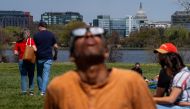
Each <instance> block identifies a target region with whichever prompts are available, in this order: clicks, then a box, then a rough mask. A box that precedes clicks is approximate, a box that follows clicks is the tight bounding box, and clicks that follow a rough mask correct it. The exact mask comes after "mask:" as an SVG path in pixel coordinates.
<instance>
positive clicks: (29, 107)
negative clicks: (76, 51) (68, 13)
mask: <svg viewBox="0 0 190 109" xmlns="http://www.w3.org/2000/svg"><path fill="white" fill-rule="evenodd" d="M107 65H108V67H119V68H124V69H130V68H132V67H133V64H127V63H109V64H107ZM141 66H142V69H143V74H144V75H145V76H146V77H147V78H148V79H150V78H153V77H154V76H155V75H157V74H158V73H159V69H160V67H159V65H158V64H142V65H141ZM73 68H75V66H74V64H72V63H53V66H52V69H51V77H50V80H51V79H52V78H53V77H55V76H57V75H60V74H62V73H63V72H65V71H68V70H70V69H73ZM34 91H35V95H34V96H23V95H20V74H19V71H18V65H17V64H16V63H0V109H42V108H43V102H44V97H42V96H39V95H37V93H38V90H37V84H36V72H35V90H34Z"/></svg>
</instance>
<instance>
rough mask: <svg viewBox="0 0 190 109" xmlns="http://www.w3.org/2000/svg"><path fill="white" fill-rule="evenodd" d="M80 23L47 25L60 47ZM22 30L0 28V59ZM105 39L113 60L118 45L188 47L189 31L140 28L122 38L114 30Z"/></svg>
mask: <svg viewBox="0 0 190 109" xmlns="http://www.w3.org/2000/svg"><path fill="white" fill-rule="evenodd" d="M82 25H85V23H84V22H79V21H72V22H70V23H68V24H67V25H49V26H48V29H49V30H50V31H52V32H53V33H54V34H55V35H56V37H57V41H58V44H59V46H60V47H69V44H70V37H71V35H70V32H71V30H73V29H74V28H78V27H81V26H82ZM29 29H30V30H31V33H32V35H33V34H34V33H36V32H37V31H38V29H37V24H34V25H33V26H31V27H30V28H29ZM22 30H23V28H19V27H6V28H0V57H1V59H0V60H2V59H3V57H5V56H4V50H5V49H7V48H11V49H12V47H13V45H14V44H13V43H12V42H15V41H17V40H18V39H19V35H20V32H21V31H22ZM105 39H106V41H107V43H108V45H109V48H110V54H111V55H110V59H109V60H111V61H115V60H116V59H115V57H117V58H118V57H120V56H121V54H119V53H118V52H117V51H115V50H116V49H118V48H120V47H126V48H147V49H153V48H156V47H158V46H160V44H162V43H164V42H172V43H174V44H175V45H176V46H178V47H182V48H189V47H190V32H189V31H188V30H187V29H185V28H183V27H181V26H173V27H170V28H167V29H163V28H141V29H140V30H139V31H134V32H132V33H131V34H130V36H129V37H124V38H122V37H121V36H119V34H118V33H117V32H116V31H114V32H113V33H112V34H105Z"/></svg>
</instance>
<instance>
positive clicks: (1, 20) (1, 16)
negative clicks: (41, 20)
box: [0, 11, 33, 28]
mask: <svg viewBox="0 0 190 109" xmlns="http://www.w3.org/2000/svg"><path fill="white" fill-rule="evenodd" d="M32 24H33V16H31V15H30V12H23V11H0V26H1V27H6V26H16V27H23V28H28V27H30V26H31V25H32Z"/></svg>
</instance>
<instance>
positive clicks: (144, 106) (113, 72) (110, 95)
mask: <svg viewBox="0 0 190 109" xmlns="http://www.w3.org/2000/svg"><path fill="white" fill-rule="evenodd" d="M46 27H47V24H46V23H45V22H40V23H39V25H38V29H39V32H37V33H36V34H35V35H34V37H33V38H31V36H30V31H29V30H28V29H25V30H24V31H23V32H22V35H21V37H20V39H19V40H18V41H17V43H16V44H15V48H14V54H16V55H18V56H19V71H20V75H21V93H22V94H23V95H26V94H27V93H29V94H30V95H34V80H33V79H34V68H35V63H30V62H28V61H25V60H23V54H24V51H25V47H26V45H27V44H28V40H29V39H30V40H31V45H32V47H33V49H34V50H35V52H36V65H37V84H38V89H39V94H40V95H42V96H45V103H44V109H156V108H157V109H190V71H189V69H188V68H187V67H186V65H185V64H184V63H183V60H182V58H181V56H180V54H179V51H178V49H177V47H176V46H175V45H174V44H173V43H170V42H166V43H164V44H162V45H161V46H160V47H159V48H157V49H154V50H153V52H154V53H155V55H156V56H157V60H158V63H159V64H160V67H161V68H160V73H159V75H156V76H155V77H154V78H153V79H150V80H149V79H147V78H146V77H145V76H144V75H143V71H142V69H141V66H140V63H139V62H137V63H135V66H134V67H133V68H131V69H121V68H116V67H112V68H108V67H107V66H106V64H105V60H106V59H107V58H108V56H109V49H108V46H107V45H106V42H105V39H104V32H105V31H104V29H102V28H100V27H93V26H88V25H83V26H81V27H80V28H76V29H73V30H72V32H71V43H70V58H72V62H74V63H75V65H76V69H73V70H70V71H67V72H66V73H64V74H62V75H60V76H56V77H54V78H53V79H52V80H51V81H50V82H49V76H50V68H51V65H52V62H53V60H56V59H57V49H58V45H57V42H56V39H55V36H54V35H53V33H51V32H50V31H48V30H47V28H46ZM53 49H54V50H53ZM52 51H54V53H52ZM27 78H28V80H29V85H28V82H27V81H28V80H27ZM147 84H148V85H147ZM28 87H29V88H28ZM150 89H155V93H154V94H151V93H150ZM27 91H29V92H27Z"/></svg>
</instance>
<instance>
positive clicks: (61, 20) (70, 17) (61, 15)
mask: <svg viewBox="0 0 190 109" xmlns="http://www.w3.org/2000/svg"><path fill="white" fill-rule="evenodd" d="M41 20H42V21H44V22H46V23H47V24H49V25H52V24H63V25H65V24H67V23H69V22H70V21H74V20H76V21H83V16H82V15H80V13H78V12H45V13H43V14H42V15H41Z"/></svg>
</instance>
